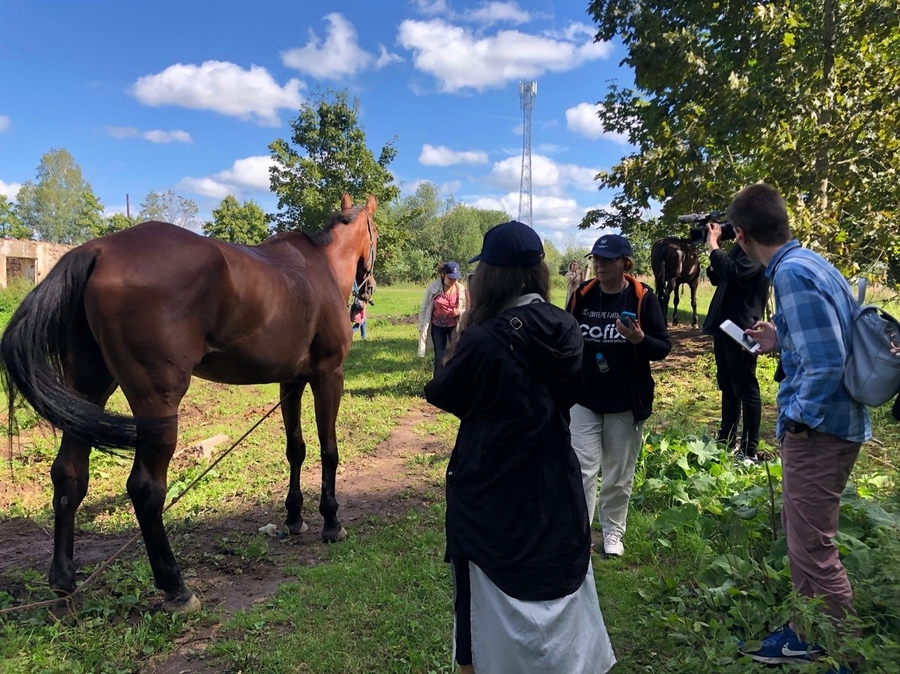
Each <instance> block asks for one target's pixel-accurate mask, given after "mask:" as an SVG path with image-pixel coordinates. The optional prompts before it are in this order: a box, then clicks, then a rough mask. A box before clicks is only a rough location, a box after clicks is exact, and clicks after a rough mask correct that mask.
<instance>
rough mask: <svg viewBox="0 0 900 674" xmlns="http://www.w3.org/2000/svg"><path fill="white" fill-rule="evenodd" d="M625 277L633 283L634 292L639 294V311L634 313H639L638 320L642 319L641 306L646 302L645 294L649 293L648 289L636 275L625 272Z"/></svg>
mask: <svg viewBox="0 0 900 674" xmlns="http://www.w3.org/2000/svg"><path fill="white" fill-rule="evenodd" d="M625 278H626V279H627V280H628V282H629V283H631V286H632V287H633V288H634V294H635V295H637V301H638V303H637V311H635V312H634V313H636V314H637V317H638V320H641V307H642V306H643V304H644V295H646V294H647V289H646V288H645V287H644V284H643V283H641V282H640V281H638V280H637V279H636V278H635V277H634V276H631V275H630V274H625Z"/></svg>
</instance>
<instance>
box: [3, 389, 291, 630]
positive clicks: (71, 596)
mask: <svg viewBox="0 0 900 674" xmlns="http://www.w3.org/2000/svg"><path fill="white" fill-rule="evenodd" d="M292 393H293V391H291V392H289V393H287V394H285V396H284V397H283V398H282V399H281V400H279V401H278V402H277V403H275V405H274V406H273V407H272V409H270V410H269V411H268V412H266V413H265V414H264V415H262V417H260V418H259V420H257V422H256V423H255V424H253V425H252V426H251V427H250V428H249V429H247V431H246V432H245V433H244V434H243V435H242V436H241V437H239V438H238V439H237V440H235V441H234V442H233V443H232V445H231V447H229V448H228V449H226V450H225V451H224V452H222V453H221V454H220V455H219V456H218V457H217V458H216V460H215V461H213V462H212V463H211V464H209V465H208V466H207V467H206V468H205V469H204V470H203V471H202V472H201V473H200V474H199V475H198V476H197V477H195V478H194V479H193V481H192V482H191V483H190V484H189V485H188V486H187V487H185V488H184V489H182V490H181V493H179V494H178V495H177V496H176V497H175V498H173V499H172V500H171V501H170V502H169V505H167V506H166V507H165V508H163V511H162V514H163V515H164V514H165V513H166V512H168V510H169V509H170V508H171V507H172V506H174V505H175V504H176V503H178V502H179V501H180V500H181V499H182V497H183V496H184V495H185V494H187V493H188V492H189V491H190V490H191V489H193V488H194V487H195V486H197V483H198V482H200V480H202V479H203V478H204V477H206V475H207V474H208V473H209V471H211V470H212V469H213V468H215V467H216V466H217V465H219V462H221V461H222V459H224V458H225V457H226V456H228V455H229V454H230V453H231V451H232V450H233V449H234V448H235V447H237V446H238V445H239V444H241V442H243V441H244V440H245V439H246V438H247V436H248V435H250V434H251V433H252V432H253V431H255V430H256V429H257V428H258V427H259V425H260V424H261V423H262V422H264V421H265V420H266V419H268V418H269V417H270V416H271V415H272V413H273V412H275V410H277V409H278V408H279V407H281V404H282V403H283V402H284V401H285V400H286V399H287V397H288V396H290V395H291V394H292ZM140 536H141V532H140V531H138V532H137V533H136V534H134V535H133V536H132V537H131V538H129V539H128V540H127V541H126V542H125V544H124V545H122V547H120V548H119V549H118V550H116V552H114V553H113V555H112V556H111V557H110V558H109V559H107V560H106V561H104V562H103V563H102V564H101V565H100V566H99V567H97V570H96V571H94V572H93V573H92V574H91V575H90V576H88V577H87V579H85V581H84V582H83V583H82V584H81V585H79V586H78V587H76V588H75V590H74V591H73V592H72V593H70V594H67V595H64V596H61V597H57V598H55V599H45V600H44V601H36V602H32V603H30V604H22V605H21V606H13V607H10V608H5V609H0V616H2V615H6V614H9V613H17V612H19V611H24V610H26V609H33V608H40V607H41V606H51V605H53V604H56V603H57V602H60V601H65V602H66V603H67V604H68V605H69V608H71V607H72V600H73V599H74V598H75V595H77V594H80V593H81V591H82V590H83V589H84V588H86V587H87V586H88V585H90V584H91V583H93V582H94V580H95V579H97V578H98V577H99V576H100V574H101V573H103V571H105V570H106V569H107V568H109V566H110V565H111V564H112V563H113V562H114V561H115V560H116V559H117V558H118V557H119V556H120V555H121V554H122V553H123V552H125V551H126V550H127V549H128V548H130V547H131V546H132V545H133V544H134V542H135V541H136V540H137V539H138V538H140Z"/></svg>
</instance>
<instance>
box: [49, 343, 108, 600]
mask: <svg viewBox="0 0 900 674" xmlns="http://www.w3.org/2000/svg"><path fill="white" fill-rule="evenodd" d="M70 349H71V352H73V353H74V352H75V351H76V349H75V348H74V345H70ZM77 353H78V357H77V358H73V359H71V361H70V362H69V364H68V366H67V369H68V370H69V373H70V375H69V376H70V381H71V384H72V386H73V388H75V390H76V391H78V392H79V393H81V394H82V395H83V396H84V397H85V398H87V399H88V400H91V401H92V402H94V403H96V404H97V405H99V406H101V407H103V406H105V405H106V401H107V400H108V399H109V396H111V395H112V393H113V391H115V390H116V385H115V382H114V381H113V377H112V375H111V374H110V373H109V370H108V369H107V368H106V365H105V364H104V362H103V357H102V356H101V355H100V351H99V348H98V347H97V345H96V342H94V341H93V338H88V339H87V340H85V341H84V342H83V343H81V344H79V345H78V348H77ZM90 456H91V446H90V445H89V444H87V443H86V442H84V441H83V440H79V439H78V438H76V437H75V436H74V435H72V434H71V433H63V434H62V440H61V441H60V444H59V451H58V452H57V454H56V459H55V460H54V461H53V465H52V466H51V468H50V479H51V481H52V482H53V512H54V518H53V561H52V562H51V563H50V571H49V572H48V574H47V579H48V581H49V583H50V588H51V589H53V590H54V591H56V593H57V594H58V595H60V596H64V595H67V594H71V593H72V592H74V591H75V561H74V553H75V513H76V511H77V510H78V507H79V506H80V505H81V502H82V501H83V500H84V497H85V495H86V494H87V490H88V476H89V468H90Z"/></svg>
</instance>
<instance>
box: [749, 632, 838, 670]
mask: <svg viewBox="0 0 900 674" xmlns="http://www.w3.org/2000/svg"><path fill="white" fill-rule="evenodd" d="M746 646H747V642H745V641H742V642H741V643H740V644H738V650H739V651H740V653H741V654H742V655H746V656H748V657H751V658H753V659H754V660H756V661H757V662H765V663H766V664H767V665H781V664H787V663H791V662H807V661H809V660H810V659H812V658H814V657H816V656H819V655H822V653H824V652H825V651H824V650H822V647H821V646H817V645H815V644H807V643H806V642H804V641H801V640H800V637H798V636H797V633H796V632H794V630H792V629H791V626H790V625H785V626H784V627H781V628H779V629H777V630H775V631H774V632H772V634H770V635H769V636H767V637H766V638H765V639H763V641H762V646H761V647H760V648H755V649H748V648H746Z"/></svg>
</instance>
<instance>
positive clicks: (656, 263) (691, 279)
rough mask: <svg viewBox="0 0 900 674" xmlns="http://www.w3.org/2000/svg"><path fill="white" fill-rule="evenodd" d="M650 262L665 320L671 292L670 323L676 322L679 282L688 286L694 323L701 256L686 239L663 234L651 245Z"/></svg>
mask: <svg viewBox="0 0 900 674" xmlns="http://www.w3.org/2000/svg"><path fill="white" fill-rule="evenodd" d="M650 266H651V267H652V268H653V275H654V276H655V277H656V295H657V297H659V303H660V305H661V306H662V312H663V319H665V320H666V322H667V324H668V313H669V295H672V296H673V303H674V306H673V308H672V325H678V299H679V297H680V295H681V285H682V284H686V285H687V286H688V287H689V288H690V289H691V309H693V312H694V314H693V320H691V325H692V326H694V327H696V325H697V284H698V283H699V282H700V258H699V256H698V255H697V248H696V247H695V246H694V244H692V243H691V242H690V241H688V240H687V239H676V238H675V237H671V236H669V237H666V238H664V239H660V240H659V241H657V242H656V243H654V244H653V247H652V248H651V249H650Z"/></svg>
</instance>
